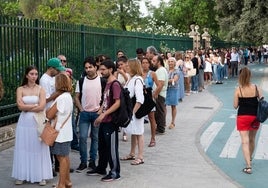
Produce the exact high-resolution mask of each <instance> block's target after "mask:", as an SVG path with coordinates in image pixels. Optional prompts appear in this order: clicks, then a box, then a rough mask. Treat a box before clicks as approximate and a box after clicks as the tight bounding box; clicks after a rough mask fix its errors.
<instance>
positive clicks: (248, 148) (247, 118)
mask: <svg viewBox="0 0 268 188" xmlns="http://www.w3.org/2000/svg"><path fill="white" fill-rule="evenodd" d="M250 79H251V72H250V70H249V69H248V68H247V67H244V68H242V69H241V70H240V74H239V80H238V81H239V86H238V87H237V88H236V90H235V93H234V104H233V105H234V108H235V109H237V108H238V111H237V120H236V124H237V130H238V131H239V133H240V137H241V142H242V151H243V155H244V159H245V162H246V167H245V168H244V169H243V172H244V173H246V174H251V173H252V166H251V160H252V155H253V153H254V148H255V137H256V134H257V131H258V128H259V125H260V123H259V122H258V121H256V115H257V108H258V97H262V94H261V92H260V90H259V87H257V86H256V85H255V84H252V83H251V81H250Z"/></svg>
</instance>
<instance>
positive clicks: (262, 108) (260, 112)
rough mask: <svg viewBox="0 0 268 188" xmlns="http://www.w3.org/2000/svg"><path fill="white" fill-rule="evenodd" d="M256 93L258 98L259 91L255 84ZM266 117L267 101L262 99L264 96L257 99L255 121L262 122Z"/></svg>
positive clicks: (267, 115)
mask: <svg viewBox="0 0 268 188" xmlns="http://www.w3.org/2000/svg"><path fill="white" fill-rule="evenodd" d="M255 87H256V93H257V96H258V98H259V91H258V88H257V86H256V85H255ZM267 118H268V102H267V101H265V100H264V97H261V98H259V99H258V109H257V121H259V122H261V123H263V122H264V121H266V119H267Z"/></svg>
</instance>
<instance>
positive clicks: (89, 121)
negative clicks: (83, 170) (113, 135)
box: [79, 111, 99, 163]
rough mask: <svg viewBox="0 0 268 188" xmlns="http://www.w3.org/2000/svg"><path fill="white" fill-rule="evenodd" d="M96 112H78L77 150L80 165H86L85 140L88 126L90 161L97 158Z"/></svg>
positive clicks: (97, 132) (97, 129)
mask: <svg viewBox="0 0 268 188" xmlns="http://www.w3.org/2000/svg"><path fill="white" fill-rule="evenodd" d="M97 117H98V114H97V112H86V111H82V112H80V118H79V133H80V137H79V149H80V160H81V163H87V138H88V130H89V126H91V132H90V137H91V144H90V151H89V155H90V160H93V161H95V160H96V158H97V152H98V134H99V127H95V126H94V125H93V124H94V121H95V120H96V119H97Z"/></svg>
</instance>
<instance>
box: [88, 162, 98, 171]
mask: <svg viewBox="0 0 268 188" xmlns="http://www.w3.org/2000/svg"><path fill="white" fill-rule="evenodd" d="M88 168H91V169H92V170H95V169H96V164H95V161H93V160H89V162H88Z"/></svg>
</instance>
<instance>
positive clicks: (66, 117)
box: [46, 73, 73, 188]
mask: <svg viewBox="0 0 268 188" xmlns="http://www.w3.org/2000/svg"><path fill="white" fill-rule="evenodd" d="M55 87H56V91H57V92H61V93H62V94H61V95H59V96H58V97H57V98H56V99H55V101H54V102H53V103H52V104H51V107H50V108H49V109H47V112H46V115H47V118H48V119H49V120H53V122H52V124H54V123H56V127H55V128H56V130H58V131H59V134H58V136H57V138H56V141H55V143H54V145H53V146H52V147H51V153H52V154H53V155H56V157H57V159H58V161H59V163H60V169H59V172H60V173H59V181H58V185H57V188H65V187H66V188H70V187H72V182H71V180H70V170H69V169H70V159H69V153H70V148H71V141H72V140H73V129H72V118H71V115H72V111H73V100H72V96H71V92H72V82H71V79H70V78H69V77H68V76H67V74H65V73H60V74H58V75H57V76H56V77H55Z"/></svg>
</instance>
